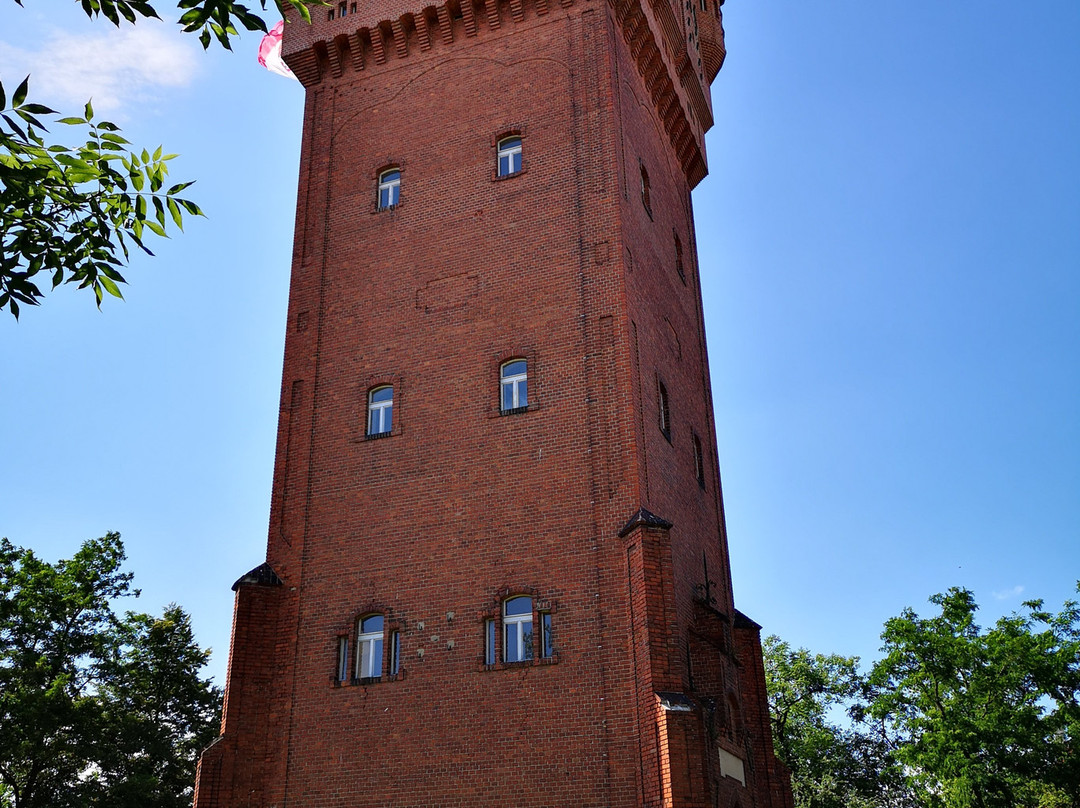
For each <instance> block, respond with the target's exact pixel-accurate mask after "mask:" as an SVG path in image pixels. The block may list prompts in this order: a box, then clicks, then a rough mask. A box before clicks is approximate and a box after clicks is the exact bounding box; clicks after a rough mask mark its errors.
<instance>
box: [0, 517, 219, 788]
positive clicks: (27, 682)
mask: <svg viewBox="0 0 1080 808" xmlns="http://www.w3.org/2000/svg"><path fill="white" fill-rule="evenodd" d="M124 560H125V555H124V547H123V544H122V543H121V541H120V536H119V535H118V534H116V533H109V534H107V535H106V536H104V537H102V538H100V539H93V540H90V541H87V542H84V543H83V545H82V546H81V547H80V548H79V551H78V552H77V553H75V554H74V555H73V556H72V557H71V558H70V559H65V560H62V561H59V562H57V563H56V564H50V563H48V562H46V561H43V560H41V559H39V558H38V557H37V556H36V555H35V554H34V553H33V551H31V550H26V549H22V548H18V547H15V546H14V545H13V544H12V543H11V542H9V541H8V540H7V539H3V540H0V807H2V808H45V807H46V806H48V807H49V808H76V806H79V807H80V808H87V807H88V806H91V807H92V806H101V807H102V808H104V807H105V806H109V807H110V808H114V807H115V806H120V807H121V808H123V807H124V806H131V808H135V806H143V807H147V808H182V806H187V805H190V804H191V796H192V789H193V784H194V780H195V765H196V762H197V758H198V754H199V752H200V751H201V749H202V748H203V747H205V746H206V745H207V744H208V743H209V742H210V741H211V740H213V738H214V737H216V735H217V732H218V715H219V708H220V701H221V694H220V691H219V690H218V689H217V688H216V687H214V686H213V685H211V683H210V682H209V681H207V680H204V679H202V678H201V677H200V671H201V670H202V668H203V666H204V665H205V663H206V660H207V658H208V656H209V652H208V651H205V650H203V649H201V648H199V646H198V645H197V644H196V643H195V640H194V636H193V633H192V629H191V621H190V619H189V618H188V616H187V615H186V614H185V613H184V611H183V610H182V609H180V608H179V607H178V606H175V605H171V606H168V607H167V608H166V609H165V610H164V612H163V614H162V615H161V616H151V615H148V614H141V613H134V612H126V613H124V614H118V613H117V612H116V611H115V610H114V608H113V603H114V602H115V601H117V600H118V599H122V598H126V597H131V596H135V595H137V594H138V592H137V590H134V589H132V586H131V583H132V575H131V573H130V572H126V571H124V570H123V568H122V564H123V562H124Z"/></svg>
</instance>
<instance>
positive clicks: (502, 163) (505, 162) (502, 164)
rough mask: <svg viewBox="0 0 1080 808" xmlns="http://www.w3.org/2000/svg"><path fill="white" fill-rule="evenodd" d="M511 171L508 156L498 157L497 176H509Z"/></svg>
mask: <svg viewBox="0 0 1080 808" xmlns="http://www.w3.org/2000/svg"><path fill="white" fill-rule="evenodd" d="M512 171H513V169H512V168H510V156H509V155H503V156H502V157H500V158H499V176H500V177H505V176H506V175H507V174H510V173H511V172H512Z"/></svg>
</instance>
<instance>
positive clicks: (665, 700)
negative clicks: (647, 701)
mask: <svg viewBox="0 0 1080 808" xmlns="http://www.w3.org/2000/svg"><path fill="white" fill-rule="evenodd" d="M656 697H657V698H658V699H660V706H661V707H662V708H663V709H665V710H668V711H670V712H675V713H690V712H693V711H694V708H695V706H696V705H695V704H694V700H693V699H691V698H690V697H689V696H687V695H686V694H685V693H672V692H670V691H666V690H657V691H656Z"/></svg>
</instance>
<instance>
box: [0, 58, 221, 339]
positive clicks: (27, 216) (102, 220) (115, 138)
mask: <svg viewBox="0 0 1080 808" xmlns="http://www.w3.org/2000/svg"><path fill="white" fill-rule="evenodd" d="M28 81H29V80H26V81H23V83H22V84H20V85H19V87H18V89H16V90H15V93H14V95H13V96H12V98H11V107H10V108H8V107H7V98H6V94H5V92H4V86H3V84H0V309H3V308H5V307H6V308H7V309H8V310H10V311H11V313H12V314H13V315H15V317H16V318H17V317H18V316H19V308H20V304H28V305H37V304H38V303H40V302H41V298H42V296H43V293H42V291H41V288H40V286H39V285H38V284H39V280H38V276H39V274H40V275H44V276H45V277H46V278H48V279H49V280H50V281H51V283H52V288H54V289H55V288H56V287H57V286H59V285H60V284H62V283H76V284H78V286H79V288H90V289H93V291H94V296H95V298H96V299H97V303H98V305H99V306H100V305H101V300H102V296H103V293H104V292H108V293H109V294H111V295H114V296H115V297H122V295H121V293H120V288H119V286H118V285H117V284H120V283H124V277H123V276H122V275H121V274H120V269H119V268H120V267H121V266H123V265H124V264H125V263H126V262H127V260H128V257H129V251H128V245H129V244H130V245H132V246H135V247H138V248H139V249H141V250H143V251H144V252H146V253H148V254H150V255H153V253H151V252H150V250H149V249H148V248H147V247H146V245H145V243H144V242H143V238H144V236H145V235H147V233H148V232H149V233H153V234H155V235H158V236H161V237H165V235H166V232H165V228H166V214H167V215H168V217H169V218H171V220H172V221H173V222H174V223H175V224H176V226H177V227H179V228H183V218H182V217H183V214H184V212H187V213H190V214H194V215H201V214H202V211H201V210H200V209H199V207H198V205H196V204H195V203H194V202H191V201H190V200H187V199H184V198H183V197H181V196H179V194H180V193H181V192H182V191H183V190H184V189H185V188H186V187H188V186H189V185H191V183H190V182H186V183H180V184H177V185H173V186H171V187H169V188H166V187H165V178H166V176H167V174H168V165H167V164H168V161H169V160H172V159H173V158H174V157H175V156H176V155H173V154H164V155H163V154H162V149H161V147H158V148H157V149H156V150H155V151H154V153H153V154H151V153H150V152H148V151H147V150H145V149H143V150H142V152H141V153H138V152H136V151H134V150H129V147H130V145H131V144H130V143H128V141H127V140H125V139H124V138H123V136H121V135H120V132H119V128H118V127H117V126H116V125H115V124H112V123H109V122H108V121H96V120H95V119H94V109H93V107H92V106H91V105H90V103H87V104H86V108H85V110H84V114H83V116H82V117H67V118H60V119H59V120H57V121H56V123H59V124H61V125H63V126H67V127H75V128H77V130H79V132H80V137H85V142H84V143H82V144H81V145H79V146H74V147H71V146H64V145H61V144H53V143H48V142H47V141H46V139H45V134H47V130H46V128H45V126H44V124H43V123H42V121H41V118H42V117H43V116H52V115H55V114H56V113H55V111H54V110H51V109H49V108H48V107H45V106H42V105H41V104H30V103H27V102H26V95H27V87H28Z"/></svg>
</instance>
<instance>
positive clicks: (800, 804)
mask: <svg viewBox="0 0 1080 808" xmlns="http://www.w3.org/2000/svg"><path fill="white" fill-rule="evenodd" d="M930 602H931V603H932V604H933V605H934V606H936V607H937V608H938V610H939V613H938V614H935V615H934V616H931V617H920V616H919V615H918V614H916V613H915V612H914V611H913V610H911V609H905V610H904V611H903V613H902V614H901V615H900V616H899V617H894V618H892V619H890V620H889V621H887V622H886V624H885V627H884V631H883V633H882V635H881V638H882V641H883V643H884V645H883V647H882V653H883V656H882V658H881V659H879V660H877V661H876V662H875V663H874V664H873V665H872V666H871V668H870V670H869V672H868V673H866V674H864V673H862V672H861V671H860V670H859V661H858V659H857V658H851V657H842V656H838V655H835V654H833V655H823V654H812V653H811V652H809V651H807V650H805V649H797V650H793V649H792V648H791V647H790V646H789V645H788V644H787V643H785V642H783V641H782V640H780V639H779V638H776V637H770V638H768V639H767V640H766V641H765V644H764V651H765V670H766V678H767V683H768V686H769V709H770V714H771V718H772V726H773V736H774V742H775V745H776V752H777V755H778V756H779V757H780V758H781V760H783V761H784V762H785V763H786V764H787V765H788V767H789V768H790V769H791V772H792V787H793V789H792V790H793V792H794V795H795V804H796V806H797V808H834V806H835V808H840V806H843V807H844V808H863V806H896V807H897V808H900V806H919V807H920V808H1080V607H1078V605H1077V603H1076V602H1074V601H1071V600H1070V601H1066V603H1065V604H1064V606H1063V608H1062V609H1061V611H1060V612H1058V613H1056V614H1055V613H1053V612H1050V611H1047V610H1046V609H1045V608H1044V606H1043V602H1042V601H1039V600H1033V601H1028V602H1027V603H1025V604H1024V607H1023V611H1022V612H1021V613H1017V614H1013V615H1010V616H1008V617H1003V618H1001V619H1000V620H998V621H997V622H996V623H995V624H994V626H993V627H992V628H990V629H983V628H981V627H980V626H979V625H978V624H977V623H976V621H975V614H976V611H977V610H978V605H977V604H976V602H975V598H974V595H973V594H972V593H971V592H970V591H968V590H966V589H959V588H954V589H950V590H949V591H948V592H946V593H945V594H939V595H934V596H933V597H932V598H930ZM845 715H846V716H847V718H845Z"/></svg>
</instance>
